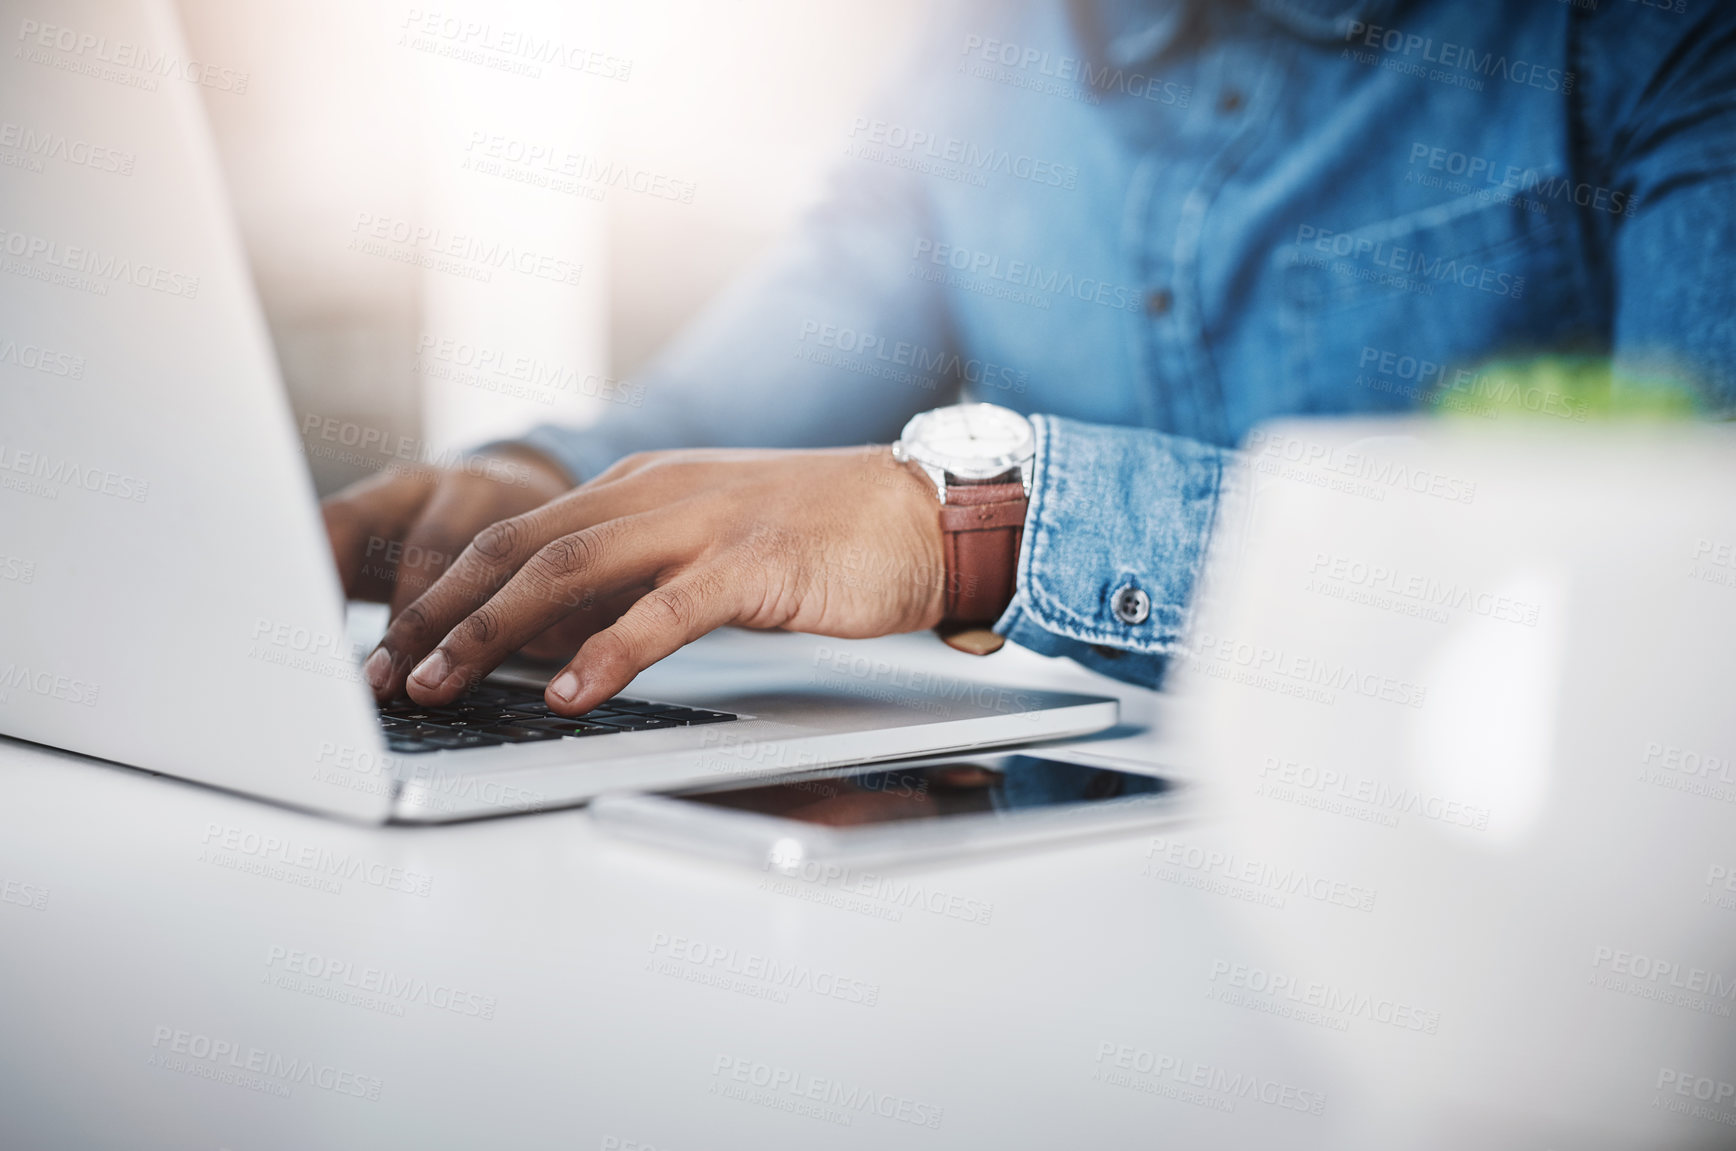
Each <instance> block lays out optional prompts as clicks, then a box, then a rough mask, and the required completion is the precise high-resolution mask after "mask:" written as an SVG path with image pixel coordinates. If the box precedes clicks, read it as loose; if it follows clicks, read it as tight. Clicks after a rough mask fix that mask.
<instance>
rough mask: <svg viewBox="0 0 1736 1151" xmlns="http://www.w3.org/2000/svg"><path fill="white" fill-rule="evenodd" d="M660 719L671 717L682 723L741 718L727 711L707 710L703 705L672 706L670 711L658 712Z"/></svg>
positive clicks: (723, 721) (715, 721)
mask: <svg viewBox="0 0 1736 1151" xmlns="http://www.w3.org/2000/svg"><path fill="white" fill-rule="evenodd" d="M657 717H658V718H659V719H670V720H674V721H675V722H676V723H680V724H699V723H727V722H728V721H730V720H733V719H737V718H739V717H738V716H734V715H731V714H730V713H729V712H727V711H707V710H706V709H704V708H701V707H672V708H670V709H669V710H668V711H660V712H658V713H657Z"/></svg>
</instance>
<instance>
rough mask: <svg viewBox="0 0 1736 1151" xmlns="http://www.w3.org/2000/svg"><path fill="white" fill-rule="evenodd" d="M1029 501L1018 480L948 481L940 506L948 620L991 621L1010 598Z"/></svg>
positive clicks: (1014, 581)
mask: <svg viewBox="0 0 1736 1151" xmlns="http://www.w3.org/2000/svg"><path fill="white" fill-rule="evenodd" d="M1029 504H1030V500H1029V498H1028V497H1027V496H1026V495H1025V486H1024V484H1022V483H1020V482H1019V481H1018V480H1012V481H1010V482H1007V483H992V484H956V483H954V484H948V485H947V487H946V502H945V503H944V504H942V505H941V507H940V532H941V538H942V539H943V540H944V541H945V543H946V622H947V623H993V622H994V621H995V620H997V619H999V618H1000V615H1001V613H1002V612H1003V611H1005V610H1006V609H1007V605H1008V604H1009V603H1011V602H1012V600H1013V589H1014V586H1015V583H1016V580H1017V569H1018V563H1019V542H1020V540H1021V539H1023V538H1024V534H1025V509H1026V508H1027V507H1028V506H1029Z"/></svg>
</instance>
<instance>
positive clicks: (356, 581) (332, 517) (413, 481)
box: [320, 469, 435, 601]
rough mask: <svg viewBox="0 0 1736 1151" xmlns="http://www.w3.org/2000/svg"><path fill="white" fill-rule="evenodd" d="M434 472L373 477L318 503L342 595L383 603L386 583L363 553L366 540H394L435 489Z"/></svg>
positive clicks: (366, 551) (365, 553) (364, 552)
mask: <svg viewBox="0 0 1736 1151" xmlns="http://www.w3.org/2000/svg"><path fill="white" fill-rule="evenodd" d="M434 482H435V480H434V473H433V472H431V471H430V472H424V471H422V470H420V469H418V470H417V471H415V472H412V473H410V474H408V475H385V474H381V475H375V476H370V477H369V478H368V479H365V480H362V481H360V482H359V483H354V484H351V485H350V486H349V487H347V488H345V489H343V490H342V491H340V492H338V493H337V494H335V495H332V496H328V497H327V498H326V499H325V500H324V501H323V502H322V503H321V504H320V515H321V516H322V517H323V518H324V520H325V529H326V538H327V539H328V540H330V541H331V548H332V560H333V562H334V563H336V564H337V569H338V578H339V579H340V580H341V581H342V582H343V585H344V594H345V595H346V596H349V597H352V598H366V599H379V600H382V601H383V600H385V599H386V597H387V594H388V591H389V587H390V585H389V583H388V581H387V580H385V579H382V578H379V576H378V575H377V573H376V570H375V565H374V564H372V563H370V562H369V561H370V560H371V559H372V558H373V557H372V556H370V554H369V552H368V541H369V540H370V539H371V538H381V537H389V538H396V537H397V536H398V535H399V533H401V532H402V531H403V530H404V528H405V527H406V526H408V525H409V524H410V523H411V522H412V520H413V519H414V518H415V515H416V513H417V511H419V510H420V509H421V507H422V505H423V504H424V503H426V502H427V499H428V496H429V493H431V492H432V491H433V490H434Z"/></svg>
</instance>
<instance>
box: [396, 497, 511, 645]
mask: <svg viewBox="0 0 1736 1151" xmlns="http://www.w3.org/2000/svg"><path fill="white" fill-rule="evenodd" d="M475 499H476V493H475V492H473V491H470V490H468V489H467V488H466V487H465V485H462V484H452V483H447V484H441V485H440V486H439V487H438V488H436V489H435V491H434V493H433V495H432V496H431V497H430V498H429V500H428V502H427V504H426V505H425V506H424V507H423V509H422V512H421V514H420V515H418V516H416V518H415V519H414V520H412V521H411V523H410V527H409V530H408V531H406V532H404V533H403V537H402V540H401V543H400V546H399V547H398V548H397V549H396V565H395V567H394V568H393V570H392V574H391V577H390V578H391V580H392V597H391V604H392V614H393V615H394V616H395V615H397V614H398V613H399V612H401V611H403V610H404V609H405V608H406V607H409V606H410V604H411V603H412V602H413V601H415V600H416V599H417V598H418V597H420V596H421V595H422V593H423V592H426V591H427V590H428V589H429V588H431V587H433V586H434V582H435V581H436V580H438V579H439V578H440V576H441V575H442V574H443V573H444V572H445V571H446V569H447V568H448V567H450V566H451V565H452V563H453V562H454V561H455V560H457V558H458V555H459V553H460V552H462V551H463V550H464V548H465V547H466V546H467V545H468V544H469V543H470V540H471V538H472V536H474V535H475V533H476V531H477V529H478V528H481V527H485V526H486V525H487V524H488V523H489V522H490V519H491V518H492V517H489V518H483V517H481V516H478V514H477V512H476V510H475V508H474V502H475ZM384 542H385V544H386V546H388V547H390V545H391V544H392V543H393V542H395V541H392V540H388V541H384ZM369 546H370V547H377V546H380V544H379V543H378V542H377V541H369Z"/></svg>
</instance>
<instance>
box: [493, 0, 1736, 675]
mask: <svg viewBox="0 0 1736 1151" xmlns="http://www.w3.org/2000/svg"><path fill="white" fill-rule="evenodd" d="M1733 10H1736V5H1725V4H1720V3H1716V2H1715V0H1601V3H1599V4H1597V5H1596V6H1595V10H1594V9H1593V7H1592V6H1591V5H1589V4H1586V5H1581V4H1578V3H1565V2H1556V0H1528V2H1511V3H1500V4H1479V3H1446V2H1440V0H1425V2H1418V3H1401V2H1395V0H1385V2H1382V0H1372V2H1367V0H1365V2H1355V0H1241V2H1222V3H1207V2H1204V0H1097V2H1087V3H1077V4H1073V5H1068V4H1065V3H1059V2H1042V0H994V2H985V3H980V4H971V5H966V6H962V7H959V8H953V9H948V10H946V11H945V12H944V13H943V14H942V15H940V16H938V17H936V20H935V25H934V27H933V28H932V29H931V30H930V33H929V35H928V36H927V38H926V44H927V47H926V48H925V50H924V51H923V52H922V53H920V54H919V55H918V57H917V59H916V60H915V61H914V62H913V64H912V66H911V67H910V68H909V69H908V70H907V71H906V72H905V73H904V74H903V75H901V76H900V77H899V79H898V82H897V83H895V84H893V85H892V86H891V88H890V90H889V94H888V95H887V96H886V97H885V98H884V99H882V100H881V101H880V102H879V103H878V105H877V106H876V107H875V108H874V109H873V110H871V111H868V112H865V113H864V114H863V115H861V116H859V117H856V118H855V119H853V120H852V122H851V123H850V124H849V125H847V126H843V127H842V128H841V132H840V135H841V137H842V139H841V144H842V152H843V157H842V159H841V162H840V164H839V169H838V171H837V173H836V177H835V179H834V180H833V181H832V185H831V190H830V192H829V194H828V196H827V198H826V199H825V200H824V202H823V203H822V204H821V205H820V206H819V207H817V208H816V209H814V210H813V211H812V212H811V213H809V214H808V216H807V217H806V218H805V220H804V221H803V223H802V225H801V227H800V228H799V229H798V230H797V231H796V233H795V234H794V235H792V236H791V237H790V238H789V239H788V240H787V241H786V242H784V243H783V244H782V245H781V247H779V248H778V249H777V250H776V251H775V253H774V254H773V255H771V256H770V257H769V258H768V259H767V260H765V261H764V262H763V263H762V264H761V265H760V266H759V267H758V268H756V269H755V270H754V271H753V272H752V273H751V274H749V275H748V276H747V277H745V278H744V280H743V281H742V282H741V283H739V284H737V285H736V286H734V287H733V288H732V289H731V290H730V291H729V292H727V293H725V294H724V295H723V296H722V297H721V298H720V299H719V300H717V301H716V302H715V303H714V304H713V305H712V306H710V307H709V308H708V309H707V311H706V312H704V313H703V314H702V316H701V317H700V318H699V319H698V320H697V321H696V322H695V323H694V324H693V325H692V326H691V327H690V328H689V330H687V331H686V332H685V333H684V334H683V335H682V336H681V337H680V338H679V339H678V340H676V341H675V342H674V343H673V344H672V345H671V346H670V348H668V349H667V351H666V352H665V353H664V354H663V355H662V356H661V358H660V359H659V360H658V361H657V362H656V363H655V365H654V366H653V367H652V368H651V369H650V370H649V371H648V372H647V373H646V374H645V375H644V376H643V377H642V378H641V380H640V381H639V383H640V384H642V388H641V389H635V390H632V391H631V392H630V394H631V395H632V396H634V397H635V398H637V399H639V400H641V401H642V402H641V403H640V406H637V407H634V406H625V405H622V406H617V407H616V408H615V409H614V410H611V411H610V412H609V413H608V414H607V415H606V416H605V417H604V418H603V419H601V420H600V421H599V422H598V423H597V424H595V425H593V426H590V427H587V428H582V429H567V428H554V427H544V428H539V429H537V430H535V431H534V432H532V433H531V434H530V435H529V436H528V437H527V442H529V443H530V444H532V445H534V446H536V447H538V448H540V449H542V450H543V451H545V452H547V453H549V454H551V455H553V456H554V457H555V458H556V459H558V460H560V461H561V462H562V463H563V464H564V465H565V466H566V467H567V468H568V469H569V470H570V471H571V472H572V473H573V474H574V475H575V476H577V477H581V478H582V477H586V476H592V475H595V474H597V473H598V472H599V471H601V470H602V469H603V468H605V467H607V466H608V464H609V463H611V462H612V461H613V460H615V459H617V458H619V457H620V456H622V455H624V454H626V453H628V452H633V451H639V450H645V449H652V448H669V447H681V446H699V445H744V446H745V445H755V446H767V447H779V446H785V447H797V446H819V445H830V444H845V443H864V442H887V441H890V440H891V439H893V438H895V437H896V435H897V433H898V430H899V428H900V427H901V425H902V424H903V422H904V421H905V420H906V419H907V418H908V417H909V416H910V415H912V414H913V413H915V412H918V411H921V410H923V409H926V408H930V407H934V406H938V405H940V404H944V403H948V402H951V401H952V400H953V399H954V398H955V397H956V396H957V395H959V394H960V393H961V392H962V393H963V394H965V395H968V396H970V397H972V398H976V399H982V400H988V401H991V402H994V403H999V404H1003V405H1006V406H1008V407H1012V408H1016V409H1018V410H1020V411H1022V412H1025V413H1028V414H1030V415H1031V416H1032V417H1033V420H1034V422H1035V425H1036V433H1037V458H1036V466H1035V475H1034V486H1033V490H1032V494H1031V504H1030V512H1029V517H1028V519H1027V522H1026V532H1025V542H1024V545H1023V549H1022V553H1021V555H1020V557H1019V566H1018V589H1017V593H1016V596H1015V598H1014V600H1013V602H1012V604H1011V606H1010V607H1009V608H1008V609H1007V611H1006V613H1005V615H1004V616H1003V617H1002V618H1001V619H1000V621H999V622H998V624H997V625H996V627H997V630H998V631H1000V632H1001V633H1002V634H1004V635H1006V636H1008V637H1009V638H1011V639H1012V640H1014V641H1015V642H1018V643H1020V644H1023V645H1025V646H1027V647H1030V648H1034V649H1036V650H1037V651H1040V652H1043V653H1046V654H1052V655H1067V656H1071V657H1073V658H1075V659H1077V660H1079V661H1080V662H1082V663H1084V664H1086V665H1088V666H1091V667H1094V668H1097V669H1098V670H1101V671H1104V672H1106V673H1108V674H1110V675H1114V676H1118V677H1120V678H1123V679H1128V680H1132V681H1135V682H1141V683H1148V684H1155V683H1156V682H1157V680H1158V678H1159V676H1160V674H1161V670H1162V665H1163V659H1164V656H1165V655H1166V654H1168V653H1169V652H1171V651H1172V650H1173V648H1174V646H1175V645H1176V643H1177V641H1178V640H1179V638H1180V633H1181V629H1182V626H1183V621H1184V613H1185V609H1186V605H1187V599H1188V593H1189V589H1190V587H1191V585H1192V583H1193V580H1194V577H1195V575H1196V574H1197V569H1198V567H1199V565H1200V562H1201V557H1202V554H1203V551H1204V546H1205V542H1206V539H1207V536H1208V535H1209V533H1210V530H1211V525H1212V521H1213V515H1214V510H1215V508H1216V504H1217V495H1218V490H1219V484H1220V477H1221V476H1222V475H1223V474H1224V469H1225V465H1226V462H1227V459H1228V454H1229V452H1230V451H1231V450H1232V449H1233V446H1234V445H1235V444H1237V443H1238V442H1240V441H1241V440H1242V438H1243V437H1244V436H1245V434H1246V433H1247V432H1248V431H1249V429H1250V428H1251V427H1252V426H1253V425H1255V424H1256V423H1257V422H1259V421H1261V420H1265V419H1267V418H1270V417H1276V416H1282V415H1294V414H1306V413H1376V412H1398V411H1405V410H1410V409H1414V408H1416V407H1418V406H1419V405H1420V404H1422V403H1423V402H1424V401H1425V400H1427V399H1428V398H1429V397H1430V395H1431V393H1441V392H1443V391H1445V392H1447V393H1451V392H1452V391H1453V390H1454V389H1458V390H1460V391H1462V392H1464V393H1465V394H1466V395H1467V396H1475V394H1476V393H1477V389H1478V388H1479V387H1484V386H1487V383H1488V382H1487V381H1486V380H1482V379H1481V378H1480V377H1479V376H1478V374H1477V366H1478V365H1479V364H1480V363H1483V362H1486V361H1487V360H1489V359H1490V358H1491V357H1494V356H1514V355H1531V354H1536V353H1540V352H1546V351H1556V352H1571V353H1577V354H1589V355H1594V356H1610V357H1613V359H1614V361H1615V363H1616V364H1617V365H1618V367H1620V368H1622V369H1624V370H1629V371H1632V372H1633V373H1635V374H1645V373H1652V374H1654V375H1655V374H1656V373H1659V372H1664V373H1668V374H1670V375H1671V376H1673V377H1674V378H1677V379H1683V380H1686V381H1688V382H1690V383H1691V384H1692V385H1693V386H1694V387H1696V388H1698V389H1699V390H1700V392H1701V394H1702V396H1703V398H1704V399H1705V402H1706V404H1707V406H1709V407H1710V408H1712V409H1714V410H1727V409H1728V408H1729V407H1730V405H1731V400H1732V397H1733V396H1736V287H1733V284H1732V270H1733V269H1736V33H1733V28H1736V18H1733V17H1736V13H1733ZM1530 406H1533V407H1535V408H1536V409H1537V410H1538V411H1539V412H1540V413H1541V414H1540V417H1539V418H1575V417H1576V416H1583V414H1584V413H1583V412H1582V411H1581V412H1576V411H1575V410H1574V409H1573V407H1572V406H1571V404H1569V403H1565V402H1554V403H1552V402H1550V397H1548V396H1544V397H1543V398H1542V400H1541V402H1539V403H1537V404H1534V405H1530ZM1126 588H1137V589H1139V590H1141V591H1143V592H1145V593H1146V596H1147V597H1148V598H1149V602H1150V611H1149V615H1147V616H1146V618H1145V619H1143V620H1142V621H1141V622H1139V623H1128V622H1124V621H1123V620H1122V619H1121V618H1120V617H1118V615H1117V614H1116V612H1115V610H1114V604H1115V602H1116V596H1117V593H1119V592H1120V591H1122V590H1123V589H1126Z"/></svg>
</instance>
